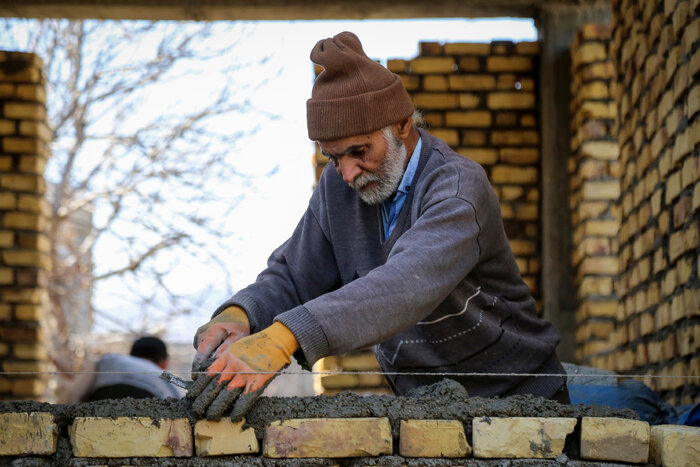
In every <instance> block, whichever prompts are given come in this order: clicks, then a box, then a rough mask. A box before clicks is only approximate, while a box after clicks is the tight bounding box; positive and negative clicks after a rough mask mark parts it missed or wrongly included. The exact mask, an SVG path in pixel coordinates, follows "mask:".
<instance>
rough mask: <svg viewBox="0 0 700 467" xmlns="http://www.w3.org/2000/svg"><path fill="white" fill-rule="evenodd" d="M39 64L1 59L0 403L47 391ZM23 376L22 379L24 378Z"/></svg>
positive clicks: (44, 149) (17, 56)
mask: <svg viewBox="0 0 700 467" xmlns="http://www.w3.org/2000/svg"><path fill="white" fill-rule="evenodd" d="M41 69H42V64H41V61H40V59H39V58H38V57H37V56H36V55H33V54H28V53H17V52H0V368H1V371H2V372H3V373H2V374H0V399H10V398H11V399H21V398H36V397H39V396H42V395H43V394H44V391H45V384H44V380H43V378H42V376H41V375H39V374H37V373H40V372H42V371H45V370H46V360H47V351H46V346H45V344H44V342H43V336H42V322H43V321H44V320H45V318H46V317H45V311H46V309H47V304H48V294H47V289H46V275H47V272H48V270H49V269H50V256H49V240H48V237H47V235H46V228H47V219H48V213H47V206H46V202H45V200H44V195H45V191H46V187H45V183H44V178H43V175H44V167H45V165H46V160H47V158H48V156H49V150H48V146H47V142H48V141H49V138H50V135H49V129H48V127H47V125H46V107H45V102H46V94H45V83H44V80H43V77H42V71H41ZM21 373H25V374H21Z"/></svg>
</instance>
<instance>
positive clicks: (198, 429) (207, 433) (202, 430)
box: [194, 419, 260, 456]
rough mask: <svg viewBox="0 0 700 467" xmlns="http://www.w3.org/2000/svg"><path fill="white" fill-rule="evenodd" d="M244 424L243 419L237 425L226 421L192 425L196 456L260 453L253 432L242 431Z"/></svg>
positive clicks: (199, 422) (250, 430)
mask: <svg viewBox="0 0 700 467" xmlns="http://www.w3.org/2000/svg"><path fill="white" fill-rule="evenodd" d="M244 423H245V419H244V420H241V421H240V422H238V423H232V422H231V420H228V419H226V420H221V421H218V422H215V421H209V420H199V421H198V422H197V423H196V424H195V425H194V446H195V451H196V453H197V455H198V456H224V455H232V454H256V453H258V452H260V445H259V443H258V439H257V438H256V437H255V430H253V429H252V428H247V429H245V430H244V429H243V424H244Z"/></svg>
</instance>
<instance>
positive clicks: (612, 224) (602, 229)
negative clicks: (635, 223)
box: [583, 220, 620, 237]
mask: <svg viewBox="0 0 700 467" xmlns="http://www.w3.org/2000/svg"><path fill="white" fill-rule="evenodd" d="M583 225H584V234H585V235H595V236H598V235H602V236H606V237H615V236H617V233H618V231H619V230H620V222H619V221H617V220H588V221H586V222H584V223H583Z"/></svg>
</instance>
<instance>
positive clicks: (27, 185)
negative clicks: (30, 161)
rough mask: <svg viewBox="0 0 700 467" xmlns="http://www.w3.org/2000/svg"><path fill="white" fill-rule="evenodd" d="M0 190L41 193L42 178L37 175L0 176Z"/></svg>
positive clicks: (43, 186) (42, 190)
mask: <svg viewBox="0 0 700 467" xmlns="http://www.w3.org/2000/svg"><path fill="white" fill-rule="evenodd" d="M0 188H3V189H6V190H11V191H31V192H34V193H43V192H44V190H45V183H44V179H43V177H41V176H38V175H14V174H12V175H2V176H0Z"/></svg>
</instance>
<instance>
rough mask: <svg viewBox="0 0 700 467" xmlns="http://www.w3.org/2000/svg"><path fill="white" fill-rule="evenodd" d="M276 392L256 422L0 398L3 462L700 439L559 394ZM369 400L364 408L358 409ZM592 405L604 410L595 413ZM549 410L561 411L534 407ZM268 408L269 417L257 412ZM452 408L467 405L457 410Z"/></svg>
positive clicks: (265, 457)
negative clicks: (328, 414) (518, 397)
mask: <svg viewBox="0 0 700 467" xmlns="http://www.w3.org/2000/svg"><path fill="white" fill-rule="evenodd" d="M356 397H357V396H356ZM275 399H279V398H263V400H261V401H259V402H258V403H257V404H256V408H257V414H255V413H254V414H251V417H252V418H256V421H255V422H253V423H252V424H251V426H250V427H249V426H248V425H247V424H244V423H245V421H244V422H240V423H236V424H234V423H232V422H231V421H230V420H228V419H225V420H222V421H217V422H215V421H207V420H196V419H192V418H190V417H189V416H188V415H187V413H186V411H185V406H184V405H178V403H177V401H158V400H155V399H153V400H150V399H149V400H144V401H143V404H141V406H142V410H143V412H144V414H143V415H138V416H137V415H134V414H133V413H126V412H134V407H136V406H135V405H133V404H132V406H131V409H126V410H124V412H125V413H124V414H123V415H117V414H111V415H108V414H107V413H99V412H100V411H106V412H115V411H118V410H119V407H118V402H117V401H110V402H108V403H105V404H102V405H100V404H99V403H98V404H95V403H93V404H91V405H90V406H89V407H88V405H87V404H82V405H78V406H60V407H59V406H51V405H49V404H44V405H42V406H41V407H39V406H36V405H34V406H32V407H30V408H25V407H22V405H21V404H15V405H14V406H12V407H8V406H6V407H2V406H0V463H3V465H4V464H5V461H7V463H8V465H9V463H12V465H14V462H13V461H14V460H17V462H18V465H20V464H21V465H72V466H88V465H90V466H94V465H143V466H150V465H173V466H177V465H188V466H190V465H221V466H223V465H253V466H282V465H284V466H290V465H291V466H301V465H314V466H331V465H344V466H364V465H386V466H392V465H395V466H398V465H408V466H417V465H437V464H435V462H439V463H440V465H445V466H449V465H465V463H469V465H472V463H473V462H474V461H473V460H472V459H473V458H476V459H481V461H480V463H479V465H484V466H486V465H493V466H496V465H503V463H504V462H506V463H508V464H509V465H516V466H517V465H523V466H524V465H541V466H547V465H549V466H559V465H562V464H566V463H567V462H569V459H576V460H577V461H576V465H579V466H581V467H588V466H604V465H620V464H619V463H618V462H630V463H644V464H646V463H647V461H649V463H653V464H656V465H668V466H671V465H691V463H692V462H694V461H695V460H696V457H695V456H696V453H697V451H696V450H694V448H695V449H696V448H697V447H698V446H700V432H698V430H697V429H696V428H693V427H683V426H673V425H664V426H661V427H650V426H649V424H648V423H647V422H642V421H638V420H632V419H629V418H624V417H622V418H621V416H620V415H619V414H618V413H616V412H614V411H611V410H607V409H587V408H583V407H580V408H572V407H568V408H567V407H564V406H560V405H559V404H557V403H554V402H551V401H542V402H541V403H539V404H530V405H529V406H528V405H527V404H526V403H524V404H523V405H522V406H521V407H520V409H522V416H518V417H509V416H507V415H504V414H503V413H502V412H507V411H508V410H513V408H512V407H511V408H508V407H506V406H507V405H508V402H507V401H503V403H500V404H493V405H492V406H490V407H489V406H488V405H486V404H483V402H479V401H473V400H471V401H470V400H469V399H468V398H466V399H465V400H464V401H462V403H459V404H455V400H452V405H455V406H456V407H454V408H450V404H449V403H446V402H447V399H446V400H442V399H440V400H437V399H436V400H433V401H432V402H433V403H432V404H430V401H421V400H420V399H418V398H414V399H413V401H412V402H409V399H402V400H399V398H393V397H388V398H385V399H382V400H381V401H380V400H379V399H375V400H373V401H372V402H370V403H368V404H367V405H366V406H365V407H364V408H362V407H360V406H363V405H365V402H363V400H365V399H366V398H361V397H360V398H359V399H358V400H356V401H351V400H347V398H345V399H343V400H341V399H338V400H334V398H330V397H323V398H319V397H317V398H314V402H315V404H310V403H309V404H308V405H307V406H308V407H311V406H313V405H315V407H316V408H317V409H318V408H319V407H321V406H324V405H325V406H326V408H328V407H330V406H332V405H340V406H343V407H345V409H344V410H343V412H345V414H344V415H342V416H341V415H340V412H341V410H340V409H338V415H337V417H338V418H324V417H313V416H312V417H309V416H307V417H304V418H297V417H293V416H292V417H289V416H284V415H285V414H286V415H294V414H295V413H294V407H297V408H298V410H303V409H300V408H299V407H301V406H302V405H305V403H308V402H310V401H308V400H305V401H302V400H291V402H290V399H287V400H286V401H277V400H275ZM440 402H442V404H441V403H440ZM275 404H277V406H276V408H275ZM280 404H283V405H284V408H283V409H282V405H280ZM516 404H517V403H516ZM266 405H267V406H268V407H267V408H265V407H264V406H266ZM124 407H125V406H122V407H121V408H122V409H124ZM175 407H178V408H177V409H176V408H175ZM368 407H372V408H371V409H368ZM478 407H481V409H479V408H478ZM498 407H501V408H500V409H499V408H498ZM8 408H11V409H13V410H11V411H7V409H8ZM86 410H87V411H90V410H92V411H93V413H92V414H86ZM265 410H268V411H267V412H265ZM322 410H325V409H322ZM362 410H364V411H366V412H367V413H366V414H365V415H358V414H359V412H360V411H362ZM595 410H601V412H599V414H597V415H593V414H591V413H589V412H590V411H595ZM606 410H607V411H606ZM154 411H159V412H160V413H161V414H160V415H153V413H154ZM541 411H544V412H547V413H548V414H552V415H551V416H546V417H543V416H538V415H535V414H533V413H534V412H541ZM479 412H481V413H479ZM603 412H605V413H603ZM260 413H267V414H268V416H267V417H266V418H265V419H258V418H259V415H260ZM353 413H354V415H352V414H353ZM408 413H411V414H413V415H414V416H413V417H411V416H406V415H407V414H408ZM451 413H459V414H460V415H459V416H456V417H454V418H449V417H450V414H451ZM436 415H438V416H439V418H436V417H435V416H436ZM557 415H559V416H557ZM679 447H680V448H679ZM20 457H21V459H20ZM436 458H439V460H438V459H436ZM490 459H492V460H490ZM509 459H510V461H508V460H509ZM489 460H490V461H489ZM487 462H491V463H487ZM520 462H522V463H520Z"/></svg>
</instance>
